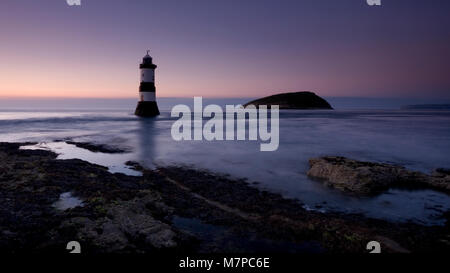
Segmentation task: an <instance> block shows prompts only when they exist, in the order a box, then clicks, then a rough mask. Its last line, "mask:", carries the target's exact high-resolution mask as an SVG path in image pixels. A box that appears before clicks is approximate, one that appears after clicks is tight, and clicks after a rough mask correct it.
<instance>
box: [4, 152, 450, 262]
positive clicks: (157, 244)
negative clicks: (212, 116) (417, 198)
mask: <svg viewBox="0 0 450 273" xmlns="http://www.w3.org/2000/svg"><path fill="white" fill-rule="evenodd" d="M21 145H23V144H20V143H0V170H1V172H0V202H1V203H2V206H0V252H1V253H18V252H21V253H29V252H38V253H65V252H66V249H65V247H66V244H67V242H69V241H73V240H75V241H78V242H80V244H81V245H82V249H83V253H88V254H93V253H148V252H158V253H174V252H177V253H180V252H188V253H217V252H220V253H224V252H229V253H235V252H245V253H258V252H280V253H292V252H293V253H305V252H307V253H311V252H320V253H323V252H325V253H364V252H366V248H365V247H366V244H367V242H368V241H370V240H373V239H374V238H382V239H380V243H381V244H382V248H383V251H384V252H402V251H410V252H439V253H442V252H449V251H450V243H449V242H448V241H445V240H447V239H446V236H447V235H448V234H449V225H448V221H447V225H446V226H432V227H428V226H421V225H418V224H412V223H391V222H387V221H383V220H376V219H370V218H366V217H364V216H362V215H349V214H340V213H331V212H329V213H319V212H314V211H307V210H306V209H304V208H303V204H302V203H301V202H300V201H298V200H293V199H287V198H284V197H283V196H281V195H280V194H276V193H271V192H267V191H264V190H260V189H258V188H255V187H252V186H251V185H250V184H249V182H247V181H245V180H242V179H231V178H229V177H226V176H222V175H218V174H214V173H210V172H206V171H200V170H195V169H192V168H181V167H176V166H165V167H159V168H158V169H156V170H148V169H145V168H142V166H139V164H138V163H137V162H133V163H131V162H130V163H129V164H132V165H134V166H135V167H136V168H141V169H142V170H143V176H139V177H136V176H128V175H124V174H113V173H110V172H108V170H107V169H106V168H105V167H102V166H99V165H95V164H91V163H89V162H86V161H82V160H79V159H69V160H59V159H56V154H55V153H53V152H50V151H43V150H19V147H20V146H21ZM65 192H72V193H73V194H74V196H76V197H79V198H80V199H81V200H83V206H77V207H74V208H68V209H66V210H64V211H61V210H57V209H56V208H55V207H54V206H53V204H54V203H55V202H56V201H57V200H59V198H60V196H61V194H62V193H65ZM443 217H449V215H447V216H445V215H444V216H443ZM180 219H182V221H181V223H180ZM446 219H447V218H446ZM183 222H184V224H183Z"/></svg>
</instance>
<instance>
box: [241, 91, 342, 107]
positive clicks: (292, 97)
mask: <svg viewBox="0 0 450 273" xmlns="http://www.w3.org/2000/svg"><path fill="white" fill-rule="evenodd" d="M247 105H255V106H256V107H259V105H279V106H280V109H333V107H331V105H330V104H329V103H328V102H327V101H326V100H325V99H323V98H321V97H319V96H317V95H316V94H314V93H313V92H310V91H302V92H291V93H280V94H276V95H272V96H268V97H264V98H261V99H256V100H253V101H250V102H248V103H246V104H245V105H244V106H247Z"/></svg>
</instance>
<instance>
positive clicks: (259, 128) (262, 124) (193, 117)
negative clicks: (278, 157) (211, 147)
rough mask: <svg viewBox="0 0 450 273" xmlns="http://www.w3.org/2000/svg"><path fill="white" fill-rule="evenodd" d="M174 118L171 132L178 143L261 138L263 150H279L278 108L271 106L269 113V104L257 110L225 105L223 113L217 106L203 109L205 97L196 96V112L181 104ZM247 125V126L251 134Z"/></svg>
mask: <svg viewBox="0 0 450 273" xmlns="http://www.w3.org/2000/svg"><path fill="white" fill-rule="evenodd" d="M269 113H270V130H269ZM224 115H225V117H224ZM171 117H177V118H179V119H178V120H176V121H175V122H174V123H173V124H172V129H171V135H172V138H173V139H174V140H175V141H181V140H207V141H212V140H219V141H221V140H247V138H248V140H251V141H257V140H258V136H259V140H260V141H261V142H263V143H261V144H260V151H276V150H277V149H278V145H279V140H280V137H279V106H278V105H272V106H271V107H270V111H269V110H268V109H267V106H266V105H259V107H258V108H256V107H255V106H254V105H248V106H247V107H243V106H242V105H226V106H225V111H224V110H223V109H222V107H220V106H219V105H216V104H210V105H207V106H206V107H205V108H204V109H203V101H202V97H194V111H193V112H192V111H191V108H190V107H189V106H187V105H184V104H178V105H176V106H174V107H173V108H172V111H171ZM247 117H248V119H247ZM203 118H209V120H207V121H206V123H205V124H203ZM246 124H248V132H247V131H246V128H247V126H246ZM235 125H236V126H235ZM235 127H236V128H237V130H236V132H235ZM192 128H193V130H192ZM192 131H193V132H192Z"/></svg>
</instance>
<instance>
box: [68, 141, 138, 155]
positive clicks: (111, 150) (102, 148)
mask: <svg viewBox="0 0 450 273" xmlns="http://www.w3.org/2000/svg"><path fill="white" fill-rule="evenodd" d="M65 142H66V143H67V144H72V145H75V146H77V147H78V148H83V149H86V150H89V151H91V152H101V153H107V154H122V153H127V152H129V150H128V149H125V148H117V147H113V146H109V145H106V144H98V143H91V142H77V141H71V140H66V141H65Z"/></svg>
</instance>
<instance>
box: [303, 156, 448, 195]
mask: <svg viewBox="0 0 450 273" xmlns="http://www.w3.org/2000/svg"><path fill="white" fill-rule="evenodd" d="M309 165H310V169H309V171H308V176H310V177H312V178H317V179H322V180H324V181H325V183H326V184H327V185H330V186H332V187H334V188H337V189H339V190H342V191H347V192H352V193H355V194H363V195H364V194H375V193H379V192H381V191H383V190H386V189H388V188H389V187H391V186H394V185H399V186H415V187H416V186H420V187H431V188H434V189H437V190H442V191H450V179H449V178H450V176H449V175H448V174H446V173H445V172H442V171H438V170H436V171H435V172H434V173H433V175H426V174H423V173H421V172H415V171H410V170H407V169H405V168H404V167H402V166H396V165H390V164H381V163H372V162H363V161H356V160H352V159H348V158H345V157H338V156H326V157H320V158H312V159H310V160H309Z"/></svg>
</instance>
